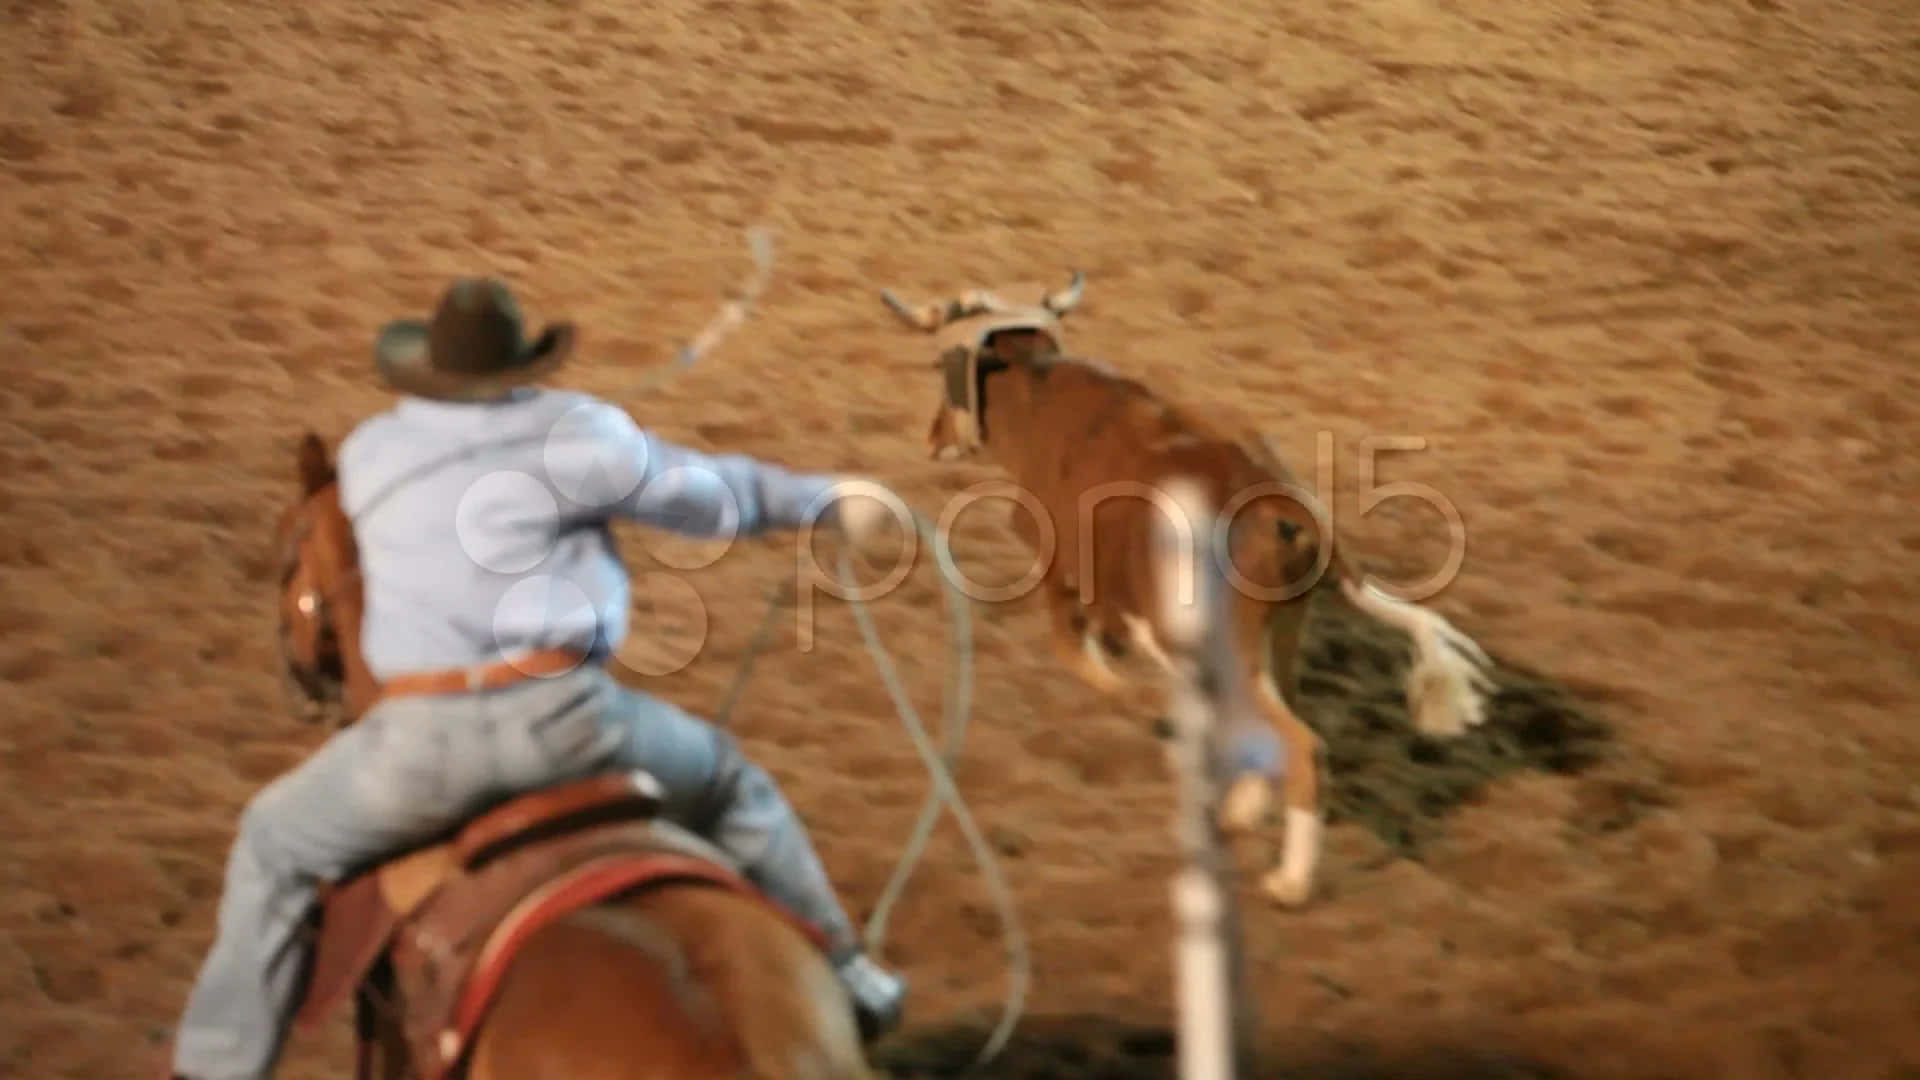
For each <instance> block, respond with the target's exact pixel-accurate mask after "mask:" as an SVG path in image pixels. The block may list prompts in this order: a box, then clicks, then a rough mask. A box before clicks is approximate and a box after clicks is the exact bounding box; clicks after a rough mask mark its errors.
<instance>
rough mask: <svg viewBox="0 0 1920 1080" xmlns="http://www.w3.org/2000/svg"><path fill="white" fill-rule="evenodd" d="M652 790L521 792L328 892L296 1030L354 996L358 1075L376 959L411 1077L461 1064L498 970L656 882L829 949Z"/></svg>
mask: <svg viewBox="0 0 1920 1080" xmlns="http://www.w3.org/2000/svg"><path fill="white" fill-rule="evenodd" d="M661 799H662V792H661V789H660V786H659V782H658V781H656V780H655V779H654V778H653V777H652V776H650V775H648V774H646V773H644V772H637V771H636V772H618V773H608V774H602V775H598V776H592V777H588V778H586V779H584V780H579V781H575V782H572V783H568V784H564V785H559V786H556V787H553V788H548V789H545V790H542V791H537V792H533V793H531V794H526V795H522V796H519V797H518V798H515V799H512V800H509V801H507V802H506V803H504V804H502V805H500V806H498V807H496V808H494V809H492V810H489V811H487V812H486V813H484V814H481V815H480V816H478V817H475V818H473V819H472V820H470V821H468V822H466V823H465V824H464V825H462V826H461V827H460V828H459V829H458V830H457V831H455V832H454V833H453V835H451V836H450V837H448V838H445V839H443V840H441V841H439V842H436V843H432V844H428V845H424V846H421V847H418V848H415V849H412V850H410V851H406V852H403V853H401V854H398V855H396V856H394V857H392V858H388V859H386V860H384V861H382V862H380V863H378V864H376V865H374V866H371V867H368V868H366V869H363V870H360V871H358V872H356V873H355V874H353V875H351V876H349V877H346V878H344V879H342V880H341V881H338V882H335V883H333V884H332V885H330V886H328V887H327V888H326V889H325V890H324V891H323V893H322V895H321V898H320V905H319V909H318V911H317V912H316V920H315V924H314V925H313V926H312V927H311V931H312V932H313V933H314V935H315V937H316V938H317V940H316V941H315V942H314V949H313V963H312V966H311V968H310V975H309V977H308V981H307V985H306V988H305V993H304V995H303V997H302V1000H301V1004H300V1009H299V1012H298V1013H297V1014H296V1016H295V1023H296V1024H297V1025H299V1026H300V1027H301V1028H303V1029H310V1028H312V1027H314V1026H315V1025H318V1024H319V1023H321V1022H323V1021H324V1020H326V1019H327V1018H328V1017H330V1016H331V1015H333V1013H334V1011H335V1010H336V1009H337V1008H338V1007H339V1006H340V1005H341V1003H342V1002H344V1001H346V1000H347V999H349V998H352V999H354V1000H355V1003H356V1005H357V1006H358V1007H359V1009H360V1010H361V1017H360V1019H361V1021H362V1022H361V1023H360V1024H359V1025H357V1026H358V1028H359V1031H358V1038H359V1042H360V1046H359V1055H358V1056H359V1062H360V1064H359V1070H358V1071H359V1073H360V1076H361V1077H362V1080H365V1077H366V1075H367V1072H368V1070H369V1065H370V1062H371V1060H372V1045H373V1040H374V1038H375V1033H374V1031H373V1030H372V1029H371V1025H370V1024H368V1023H366V1022H365V1021H366V1020H368V1019H369V1018H370V1013H369V1012H368V1010H370V1009H376V1008H379V1007H380V1005H379V1003H378V1001H377V997H378V995H377V993H376V990H375V984H374V981H373V980H374V978H375V976H376V969H377V968H378V967H379V966H380V964H381V962H382V961H386V962H387V964H388V965H389V967H388V970H389V972H390V973H391V976H392V977H393V979H394V980H395V981H397V982H398V983H399V984H400V985H401V986H402V987H403V988H404V992H405V1002H406V1015H405V1016H404V1017H400V1018H398V1020H399V1022H400V1026H401V1029H402V1031H401V1034H402V1035H403V1037H404V1038H405V1040H406V1043H407V1048H408V1052H409V1055H410V1056H411V1058H412V1059H413V1062H414V1066H415V1068H416V1069H417V1070H418V1073H419V1076H420V1080H443V1078H445V1077H447V1076H448V1075H449V1074H452V1073H453V1072H454V1071H455V1070H456V1069H458V1068H459V1066H460V1065H461V1064H462V1062H463V1060H464V1056H465V1054H466V1051H467V1049H468V1047H469V1046H470V1044H471V1042H472V1039H473V1035H474V1033H475V1031H476V1029H477V1028H478V1027H479V1024H480V1021H481V1019H482V1018H483V1016H484V1015H485V1012H486V1009H487V1006H488V1005H489V1004H490V1002H491V1001H492V997H493V994H494V991H495V990H496V989H498V987H499V984H500V980H501V978H502V977H503V976H504V975H505V973H506V970H507V967H508V964H509V963H510V962H511V961H512V959H513V957H514V955H515V954H516V953H517V952H518V951H519V949H520V947H521V946H522V945H524V944H525V942H526V941H527V939H528V938H529V937H531V936H532V935H533V934H534V933H535V932H536V931H538V930H540V929H541V928H542V927H544V926H547V925H548V924H550V923H552V922H554V921H555V920H557V919H560V918H563V917H565V916H566V915H568V914H570V913H572V912H574V911H578V910H580V909H582V908H585V907H588V906H590V905H592V904H595V903H598V902H600V901H602V900H606V899H609V898H611V897H613V896H615V895H618V894H622V893H630V892H633V891H634V890H636V889H641V888H645V887H647V886H650V885H656V884H660V883H662V882H665V881H673V880H678V881H699V882H704V883H707V884H709V885H712V886H714V887H718V888H724V889H731V890H733V891H735V892H737V893H740V894H742V895H744V896H749V897H752V898H754V899H757V900H759V901H760V902H762V903H764V904H766V905H767V906H768V907H769V908H770V909H771V910H773V911H774V912H776V913H777V914H779V915H780V916H781V917H783V918H785V919H787V920H788V921H789V922H790V923H792V924H793V925H794V926H796V927H797V928H798V929H800V930H801V932H802V933H804V934H805V935H806V936H807V937H808V938H809V939H810V940H812V941H813V942H814V943H815V945H816V946H818V947H820V948H821V949H823V950H824V949H825V948H826V942H825V939H824V938H823V936H822V935H821V933H820V932H819V930H818V929H817V928H815V927H813V926H811V925H809V924H807V923H805V922H804V921H802V920H800V919H799V918H798V917H797V916H795V915H793V914H792V913H791V912H788V911H787V910H786V909H785V908H782V907H780V906H779V905H777V904H775V903H774V902H773V901H772V900H771V899H769V898H767V897H766V896H764V895H763V894H762V893H760V892H759V890H757V889H755V888H754V887H753V886H752V885H750V884H749V883H747V881H746V880H745V879H744V878H742V877H741V876H740V875H739V874H738V873H737V872H736V871H735V870H734V869H733V868H732V867H731V866H730V865H729V863H728V861H727V859H726V857H725V856H724V855H722V854H721V853H720V852H719V851H717V850H716V849H713V848H711V847H710V846H708V845H706V844H704V843H702V842H701V841H699V840H697V839H696V838H694V837H692V836H691V835H690V834H687V833H685V832H684V831H681V830H678V829H675V828H674V827H673V826H671V825H669V824H668V823H666V822H664V821H660V820H658V814H659V810H660V804H661Z"/></svg>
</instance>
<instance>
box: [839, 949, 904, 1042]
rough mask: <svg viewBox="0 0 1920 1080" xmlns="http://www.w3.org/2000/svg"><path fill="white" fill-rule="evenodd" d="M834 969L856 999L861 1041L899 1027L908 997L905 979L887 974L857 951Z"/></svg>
mask: <svg viewBox="0 0 1920 1080" xmlns="http://www.w3.org/2000/svg"><path fill="white" fill-rule="evenodd" d="M833 970H834V974H836V975H838V976H839V977H840V983H841V985H842V986H845V987H846V988H847V996H848V997H849V998H851V999H852V1000H853V1014H854V1019H855V1020H856V1021H858V1022H859V1025H860V1038H861V1041H863V1042H872V1041H874V1040H875V1039H878V1038H879V1037H880V1036H882V1035H885V1034H886V1033H887V1032H889V1031H892V1030H893V1029H894V1028H895V1027H898V1026H899V1024H900V1017H901V1014H902V1011H903V1006H904V1004H905V1002H906V997H907V980H906V978H905V977H904V976H901V975H897V974H895V973H893V972H891V971H888V970H887V969H885V968H883V967H881V966H880V965H878V964H876V963H874V962H873V960H872V959H871V958H869V957H868V956H867V954H866V953H864V952H860V951H857V950H856V951H853V952H850V953H848V954H847V955H846V956H844V957H842V958H841V959H840V960H839V962H837V963H835V964H834V966H833Z"/></svg>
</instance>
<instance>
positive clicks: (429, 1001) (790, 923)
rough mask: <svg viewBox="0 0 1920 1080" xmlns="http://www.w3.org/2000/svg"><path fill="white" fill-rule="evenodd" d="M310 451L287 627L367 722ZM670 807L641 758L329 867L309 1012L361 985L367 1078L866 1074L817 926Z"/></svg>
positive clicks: (321, 690)
mask: <svg viewBox="0 0 1920 1080" xmlns="http://www.w3.org/2000/svg"><path fill="white" fill-rule="evenodd" d="M298 471H299V478H300V490H301V498H300V501H299V503H298V504H297V505H295V506H294V507H292V508H290V509H289V510H288V511H287V512H286V513H285V514H284V515H283V516H282V518H281V521H280V526H279V530H278V532H279V540H280V543H281V544H282V547H283V550H284V551H285V553H286V557H287V563H286V566H285V568H284V573H283V575H282V590H281V591H282V596H281V600H280V611H281V620H282V642H283V644H284V645H285V646H286V650H287V665H288V669H289V671H290V672H291V673H292V674H293V676H294V678H295V679H296V681H298V682H299V683H300V685H301V686H302V688H304V689H307V690H308V692H309V693H310V694H311V695H313V696H314V697H316V698H319V697H322V696H324V695H325V693H326V691H327V689H328V684H329V683H332V684H336V685H337V684H340V683H344V685H345V698H346V702H347V711H348V713H349V714H350V715H349V718H348V719H347V721H346V722H347V723H352V722H353V721H354V720H357V719H358V717H359V716H360V715H361V714H362V713H363V712H364V711H365V710H366V708H367V707H368V706H369V705H371V704H372V703H373V701H374V700H375V698H376V696H377V694H378V687H377V686H376V685H375V684H374V681H373V679H372V678H371V677H370V676H369V674H368V672H367V668H366V665H365V664H364V663H363V662H362V660H361V658H360V656H359V648H358V646H359V625H358V623H359V618H360V612H361V610H362V607H361V592H360V579H359V568H358V558H357V551H356V549H355V547H354V544H353V532H352V528H351V526H350V524H349V522H348V520H347V518H346V516H345V515H344V513H343V512H342V511H341V507H340V501H339V496H338V489H337V487H336V486H335V477H334V469H333V465H332V463H331V462H330V461H329V460H328V455H327V451H326V447H325V445H324V444H323V443H322V442H321V441H320V439H319V437H318V436H316V435H313V434H312V433H308V434H307V435H306V437H305V438H304V439H303V440H302V441H301V444H300V449H299V470H298ZM658 807H659V792H658V788H657V786H656V783H655V781H653V779H652V778H651V777H649V776H647V775H645V774H644V773H633V774H627V773H616V774H610V775H602V776H597V777H592V778H589V779H586V780H583V781H578V782H575V783H572V784H567V785H562V786H559V787H555V788H551V789H548V790H546V791H541V792H536V793H533V794H529V795H524V796H521V797H520V798H517V799H514V800H511V801H509V802H507V803H506V804H504V805H503V806H499V807H496V808H493V809H492V810H489V811H488V812H486V813H484V814H482V815H480V816H478V817H476V818H475V819H473V820H471V821H468V822H467V823H466V824H465V825H464V826H462V827H461V828H460V829H459V830H458V831H457V832H456V833H455V834H453V835H452V836H450V837H443V838H441V839H440V841H438V842H436V843H433V844H430V845H426V846H423V847H420V848H416V849H413V850H410V851H407V852H396V853H395V856H394V857H392V858H390V859H387V860H386V861H384V862H382V863H380V864H379V865H377V866H372V867H368V868H365V869H363V870H362V871H361V872H359V873H357V874H356V875H354V876H352V877H349V878H348V879H346V880H344V881H341V882H335V883H333V884H332V885H331V886H330V887H329V888H328V889H327V891H326V893H325V895H324V899H323V903H322V908H321V911H320V912H319V918H318V920H317V941H316V948H315V954H314V964H313V968H312V974H311V975H310V977H309V981H308V985H307V988H306V994H305V998H304V1001H303V1004H302V1008H301V1012H300V1017H299V1020H300V1022H301V1024H302V1025H303V1026H311V1025H312V1024H315V1023H318V1022H319V1021H321V1020H323V1019H325V1018H326V1017H327V1016H329V1015H331V1013H332V1011H333V1009H334V1007H335V1006H337V1005H339V1004H340V1003H341V1002H342V1001H344V1000H345V999H346V998H349V997H351V998H353V999H354V1001H355V1004H356V1006H357V1010H356V1011H357V1020H358V1023H357V1025H356V1026H357V1029H358V1033H359V1043H358V1045H359V1063H358V1070H357V1071H358V1075H359V1077H360V1078H361V1080H367V1078H368V1077H371V1076H374V1075H378V1076H380V1077H382V1078H385V1080H400V1078H410V1080H442V1078H450V1077H454V1076H464V1077H468V1078H470V1080H641V1078H648V1080H681V1078H685V1080H693V1078H695V1077H699V1078H702V1080H706V1078H712V1077H733V1078H741V1080H761V1078H764V1080H774V1078H781V1080H802V1078H805V1080H871V1078H872V1076H873V1073H872V1072H871V1070H870V1069H869V1067H868V1065H867V1062H866V1060H865V1058H864V1056H863V1054H862V1050H861V1042H860V1036H859V1032H858V1029H857V1027H856V1024H855V1021H854V1016H853V1011H852V1008H851V1006H850V1003H849V1002H848V1000H847V997H846V993H845V991H844V990H843V989H842V988H841V986H840V983H839V980H838V978H837V977H835V975H834V973H833V971H832V969H831V967H830V966H829V965H828V963H827V959H826V956H825V954H824V952H823V951H822V948H821V940H820V938H819V936H818V934H817V932H815V931H814V930H813V929H812V928H811V927H807V926H805V925H803V924H801V923H799V922H798V921H797V920H795V919H794V918H792V917H791V916H790V915H789V914H788V913H786V912H785V911H784V910H783V909H780V908H778V907H776V906H775V905H774V904H773V902H772V901H770V900H769V899H767V898H766V897H765V896H764V895H762V894H760V893H759V892H758V891H757V890H755V889H754V888H753V887H752V886H750V885H748V884H747V883H746V882H745V881H744V879H742V878H740V877H739V876H738V875H736V874H734V873H733V872H732V871H731V870H729V869H727V868H726V866H725V862H724V857H723V856H720V855H719V854H718V852H716V851H714V850H713V849H712V848H710V847H707V846H706V845H705V844H704V843H702V842H701V841H699V840H697V839H694V838H693V837H691V836H689V835H687V834H685V833H683V832H680V831H679V830H676V829H674V828H673V827H672V826H671V825H669V824H667V823H665V822H663V821H660V820H658V819H657V817H656V816H655V813H656V811H657V810H658ZM376 1058H377V1059H378V1065H379V1068H378V1070H377V1072H376V1070H375V1062H376Z"/></svg>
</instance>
